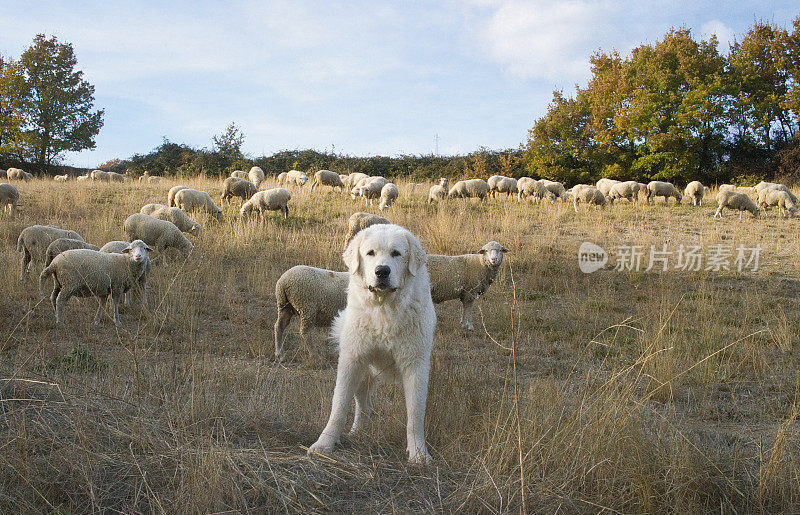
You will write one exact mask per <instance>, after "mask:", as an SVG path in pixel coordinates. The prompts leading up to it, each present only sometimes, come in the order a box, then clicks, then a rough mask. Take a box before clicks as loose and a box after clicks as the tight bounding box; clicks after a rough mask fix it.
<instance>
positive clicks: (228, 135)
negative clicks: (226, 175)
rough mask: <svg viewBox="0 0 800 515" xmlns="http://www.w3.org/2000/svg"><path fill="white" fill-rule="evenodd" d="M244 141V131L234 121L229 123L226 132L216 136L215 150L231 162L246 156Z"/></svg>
mask: <svg viewBox="0 0 800 515" xmlns="http://www.w3.org/2000/svg"><path fill="white" fill-rule="evenodd" d="M243 143H244V133H242V130H241V129H240V128H239V127H237V126H236V124H235V123H233V122H231V124H230V125H228V127H227V128H226V129H225V132H223V133H222V134H219V135H217V136H214V150H215V151H216V152H218V153H220V154H222V155H223V156H224V157H226V158H227V159H228V160H229V161H230V163H233V162H234V161H237V160H240V159H242V158H244V155H243V154H242V144H243ZM230 163H229V164H230Z"/></svg>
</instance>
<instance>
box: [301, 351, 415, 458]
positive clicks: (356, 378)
mask: <svg viewBox="0 0 800 515" xmlns="http://www.w3.org/2000/svg"><path fill="white" fill-rule="evenodd" d="M357 361H358V358H357V357H356V356H351V355H348V354H342V353H340V354H339V365H338V366H337V367H336V386H335V387H334V389H333V403H332V406H331V416H330V418H329V419H328V424H327V425H326V426H325V429H323V430H322V434H320V435H319V438H318V439H317V441H316V442H314V443H313V444H312V445H311V446H310V447H309V448H308V449H309V452H320V453H325V452H329V451H332V450H333V447H334V446H335V445H336V443H337V442H338V441H339V436H341V434H342V430H343V429H344V424H345V422H346V419H347V410H348V409H349V407H350V402H351V401H352V400H353V391H354V390H355V388H356V386H357V385H358V384H359V383H360V382H361V381H363V380H364V376H365V375H366V371H365V370H364V368H363V367H362V366H361V365H359V364H357ZM423 406H424V398H423ZM423 415H424V408H423Z"/></svg>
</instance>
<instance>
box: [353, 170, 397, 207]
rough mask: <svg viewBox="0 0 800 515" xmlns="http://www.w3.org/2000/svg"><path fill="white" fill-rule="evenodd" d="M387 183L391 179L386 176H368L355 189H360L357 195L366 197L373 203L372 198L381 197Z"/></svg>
mask: <svg viewBox="0 0 800 515" xmlns="http://www.w3.org/2000/svg"><path fill="white" fill-rule="evenodd" d="M387 184H389V181H388V180H387V179H386V178H385V177H380V176H377V177H367V179H366V180H365V181H362V182H360V183H359V185H358V186H356V188H355V189H357V190H358V194H357V196H361V197H364V200H366V201H367V202H369V203H370V204H372V199H376V198H380V196H381V191H382V190H383V187H384V186H386V185H387Z"/></svg>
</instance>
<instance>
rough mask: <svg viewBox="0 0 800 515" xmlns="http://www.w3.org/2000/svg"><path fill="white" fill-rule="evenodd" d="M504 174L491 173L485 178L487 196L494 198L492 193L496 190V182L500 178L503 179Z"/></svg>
mask: <svg viewBox="0 0 800 515" xmlns="http://www.w3.org/2000/svg"><path fill="white" fill-rule="evenodd" d="M503 178H504V176H502V175H492V176H491V177H489V178H488V179H486V185H487V186H488V187H489V196H490V197H492V198H494V194H495V193H496V192H497V183H498V182H499V181H500V179H503Z"/></svg>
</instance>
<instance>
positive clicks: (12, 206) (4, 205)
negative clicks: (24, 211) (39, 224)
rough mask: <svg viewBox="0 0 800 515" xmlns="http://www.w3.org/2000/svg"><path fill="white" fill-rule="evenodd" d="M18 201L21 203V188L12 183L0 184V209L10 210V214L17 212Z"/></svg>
mask: <svg viewBox="0 0 800 515" xmlns="http://www.w3.org/2000/svg"><path fill="white" fill-rule="evenodd" d="M17 203H19V190H17V188H15V187H14V186H12V185H11V184H6V183H2V184H0V209H2V211H3V212H4V213H5V212H8V214H9V216H14V215H15V214H16V213H17Z"/></svg>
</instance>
